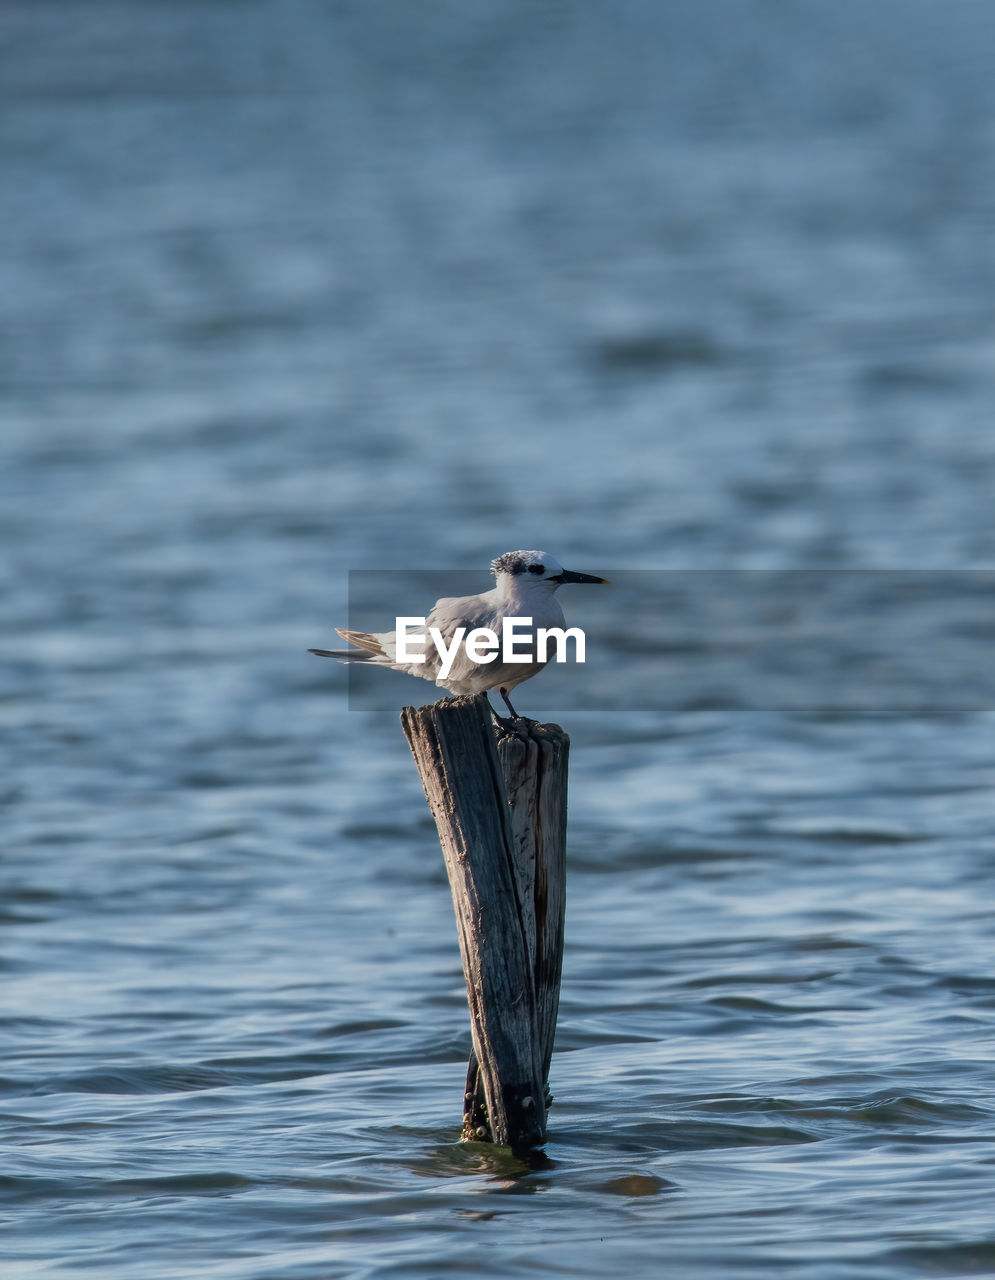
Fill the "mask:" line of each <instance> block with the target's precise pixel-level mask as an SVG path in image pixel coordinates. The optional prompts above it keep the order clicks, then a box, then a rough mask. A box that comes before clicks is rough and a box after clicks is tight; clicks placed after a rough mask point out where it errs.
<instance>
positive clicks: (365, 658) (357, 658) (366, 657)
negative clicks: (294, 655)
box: [308, 649, 373, 662]
mask: <svg viewBox="0 0 995 1280" xmlns="http://www.w3.org/2000/svg"><path fill="white" fill-rule="evenodd" d="M308 653H315V654H317V655H318V657H319V658H338V660H339V661H340V662H370V661H372V659H373V654H372V653H360V651H359V650H358V649H308Z"/></svg>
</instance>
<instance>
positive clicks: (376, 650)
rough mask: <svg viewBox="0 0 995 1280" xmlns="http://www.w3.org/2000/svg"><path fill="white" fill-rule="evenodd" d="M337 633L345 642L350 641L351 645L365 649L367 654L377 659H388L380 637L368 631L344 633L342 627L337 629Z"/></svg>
mask: <svg viewBox="0 0 995 1280" xmlns="http://www.w3.org/2000/svg"><path fill="white" fill-rule="evenodd" d="M335 633H336V635H340V636H341V637H342V639H343V640H348V641H349V643H350V644H354V645H358V646H359V648H360V649H365V650H366V651H367V653H371V654H373V656H374V657H376V658H386V657H387V654H386V653H384V649H383V645H382V644H381V643H380V638H379V636H374V635H370V633H369V632H367V631H343V630H342V628H341V627H336V628H335Z"/></svg>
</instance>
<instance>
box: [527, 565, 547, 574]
mask: <svg viewBox="0 0 995 1280" xmlns="http://www.w3.org/2000/svg"><path fill="white" fill-rule="evenodd" d="M545 567H546V566H545V565H541V564H530V565H529V573H542V572H543V570H544V569H545Z"/></svg>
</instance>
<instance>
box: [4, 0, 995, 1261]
mask: <svg viewBox="0 0 995 1280" xmlns="http://www.w3.org/2000/svg"><path fill="white" fill-rule="evenodd" d="M71 9H72V15H71V20H67V12H68V11H67V7H66V6H64V5H59V4H56V3H53V2H52V0H7V3H6V4H5V5H4V8H3V13H2V16H0V58H2V67H3V74H2V77H0V105H2V110H0V148H2V172H3V179H2V182H0V226H2V228H3V236H2V239H0V308H2V311H0V422H2V431H0V536H2V546H3V551H4V555H3V557H2V559H0V590H2V600H3V619H4V627H3V632H2V635H0V722H2V726H3V757H2V759H3V767H2V773H0V794H2V797H3V801H4V809H5V822H4V842H3V851H2V854H0V873H2V884H3V890H2V900H0V912H2V916H0V918H2V935H0V938H2V941H0V968H2V979H3V983H2V988H0V989H2V1002H0V1036H2V1041H3V1049H2V1057H0V1131H2V1135H3V1151H4V1161H3V1168H2V1169H0V1206H2V1208H0V1212H2V1232H0V1259H2V1266H0V1271H2V1274H3V1277H4V1280H25V1278H27V1277H32V1278H33V1277H36V1276H51V1277H53V1278H54V1277H60V1278H61V1277H71V1276H72V1277H75V1276H84V1275H90V1276H99V1277H115V1280H116V1278H117V1277H121V1278H122V1280H125V1278H127V1280H167V1278H168V1280H176V1278H184V1280H185V1278H186V1277H191V1278H192V1277H197V1278H198V1280H200V1278H202V1277H218V1278H219V1280H221V1278H224V1280H277V1278H279V1280H329V1278H340V1277H341V1278H345V1277H349V1278H353V1277H355V1278H359V1277H362V1278H364V1280H366V1278H368V1277H369V1278H372V1277H376V1280H382V1278H386V1277H409V1276H411V1277H413V1276H426V1277H437V1276H440V1275H443V1274H466V1275H472V1276H479V1275H487V1276H493V1277H501V1278H504V1277H508V1278H509V1280H510V1278H514V1280H521V1278H523V1277H530V1278H531V1277H539V1276H548V1275H564V1276H591V1277H601V1276H605V1275H611V1274H615V1273H616V1272H620V1271H623V1270H624V1271H626V1272H627V1273H629V1274H631V1275H632V1276H634V1277H644V1276H645V1277H647V1278H648V1277H656V1276H658V1275H661V1274H662V1275H674V1276H681V1277H683V1276H692V1275H693V1276H695V1277H703V1278H705V1280H719V1278H720V1277H726V1276H730V1275H735V1276H737V1277H754V1276H755V1277H758V1280H759V1278H760V1277H769V1276H771V1275H772V1274H777V1273H779V1274H784V1275H790V1276H791V1277H796V1276H798V1277H805V1278H811V1280H837V1278H839V1280H849V1278H852V1280H907V1278H908V1277H913V1276H923V1277H947V1276H961V1275H972V1276H980V1275H995V1215H993V1212H992V1207H991V1206H992V1203H993V1200H995V1101H993V1099H995V1060H993V1054H992V1042H993V1022H995V963H993V955H995V947H993V943H995V916H993V913H992V910H991V901H990V899H991V893H990V883H991V876H992V859H993V853H992V850H993V839H995V803H993V799H992V786H993V783H995V756H993V735H992V729H993V727H995V715H993V713H992V711H991V709H990V708H988V707H986V706H984V705H979V706H978V708H977V709H976V710H975V709H971V708H970V706H968V707H967V708H966V709H965V708H961V709H960V710H959V711H958V712H957V714H951V713H950V711H949V707H947V706H945V705H944V706H942V707H940V706H938V707H931V706H930V705H928V703H927V704H926V705H924V706H923V707H922V708H921V709H920V710H919V711H918V712H917V714H915V715H908V714H904V715H873V716H866V715H857V714H854V713H852V711H850V710H847V708H845V707H842V708H839V709H837V710H834V709H833V707H832V706H821V707H820V708H818V709H817V710H816V709H812V710H811V711H809V712H799V713H789V712H786V711H784V710H778V709H777V707H776V706H775V707H772V708H771V709H769V710H764V709H763V707H760V708H758V709H754V710H751V711H735V710H731V709H722V708H721V707H709V706H708V705H705V704H704V703H702V704H701V705H694V703H693V700H691V705H687V704H686V703H685V702H684V701H683V700H682V699H681V698H679V697H678V698H675V699H674V701H673V705H674V707H675V709H674V710H670V711H666V710H652V709H651V707H652V706H657V707H659V706H660V705H661V702H660V700H656V701H653V702H650V700H649V699H648V700H647V707H646V708H645V709H642V710H641V709H639V707H638V705H636V703H635V702H634V700H633V694H632V686H631V684H630V683H628V682H627V681H626V674H625V673H626V671H627V669H628V666H627V664H628V659H627V648H626V645H627V640H626V633H625V631H624V630H623V629H621V628H619V627H618V626H615V625H611V624H610V623H609V622H608V621H606V619H607V618H608V617H609V613H608V611H609V610H610V609H611V604H610V596H609V595H608V594H603V595H600V596H598V597H597V598H595V597H593V596H591V595H586V596H585V595H583V589H582V588H576V589H575V591H574V594H572V595H570V596H569V597H567V595H566V591H565V592H564V603H565V605H566V608H567V613H568V618H569V619H570V620H571V621H575V622H581V623H585V624H589V625H590V627H591V634H592V636H597V637H600V638H603V639H599V643H600V644H601V647H602V648H601V652H600V653H598V654H595V655H592V657H593V658H596V659H597V663H596V666H595V664H593V663H592V665H591V668H590V670H588V671H585V670H577V669H574V670H572V671H570V672H567V673H559V672H558V673H552V672H551V673H548V678H549V680H551V681H552V680H553V679H554V674H555V678H556V679H560V678H561V677H562V678H567V679H568V680H569V681H570V682H571V683H572V684H574V685H576V682H583V681H584V680H585V679H588V680H592V681H594V680H595V675H596V687H592V689H591V694H590V700H589V703H588V704H585V702H584V699H583V698H582V697H581V698H578V696H577V692H576V687H575V688H574V690H573V692H572V693H571V697H570V701H569V704H567V703H566V701H565V703H564V705H565V707H566V709H565V710H564V711H563V713H562V716H561V719H562V721H563V723H564V725H565V727H566V728H567V729H568V731H569V732H570V734H571V738H572V742H573V750H572V772H571V805H570V842H569V843H570V855H569V856H570V866H569V881H568V893H569V902H568V912H567V950H566V956H565V964H564V978H563V993H562V1003H561V1015H560V1024H559V1032H558V1040H557V1052H556V1055H555V1056H554V1060H553V1067H552V1073H551V1083H552V1088H553V1092H554V1094H555V1098H556V1101H555V1104H554V1107H553V1109H552V1112H551V1115H550V1140H549V1143H548V1144H547V1146H546V1148H545V1152H544V1155H543V1156H542V1157H539V1158H537V1159H536V1160H535V1161H534V1162H533V1164H532V1166H530V1167H526V1166H524V1165H522V1164H520V1163H518V1162H516V1161H514V1160H513V1159H512V1158H511V1157H510V1156H509V1155H508V1154H507V1153H504V1152H501V1151H499V1150H495V1149H494V1148H488V1147H484V1146H479V1145H462V1144H460V1143H459V1142H458V1140H457V1139H458V1130H459V1124H460V1114H461V1105H462V1088H463V1075H464V1070H465V1063H466V1055H467V1051H468V1047H469V1032H468V1018H467V1013H466V1006H465V995H464V991H463V985H462V976H461V972H460V965H459V955H458V950H457V944H456V933H455V925H454V922H453V919H452V909H451V905H450V902H449V897H448V888H447V885H446V881H445V875H444V870H443V866H442V858H441V854H440V852H439V849H438V844H437V840H436V837H435V833H434V830H433V828H432V825H431V822H430V819H429V816H428V813H427V809H426V807H425V803H424V798H423V796H422V793H421V788H420V784H419V781H418V777H417V774H416V772H415V770H414V767H413V764H412V762H411V760H410V758H409V756H408V753H407V748H406V746H405V744H404V741H403V738H402V736H401V733H400V729H399V726H398V724H397V721H396V717H395V715H394V714H393V712H392V711H390V710H377V709H372V710H365V711H360V710H349V709H348V706H347V700H346V677H345V672H344V670H343V669H340V668H337V667H335V666H333V664H331V663H327V662H325V663H322V662H319V661H318V660H317V659H312V658H310V656H309V655H307V654H306V653H305V652H304V651H305V649H306V648H307V647H308V646H310V645H321V644H328V643H329V642H330V641H331V640H332V639H333V634H332V628H333V627H334V626H335V625H339V624H341V623H342V622H343V621H344V619H345V610H346V603H347V600H346V596H347V591H346V587H347V574H348V571H349V570H355V569H412V570H414V569H432V570H449V569H452V570H460V571H464V570H480V574H481V576H480V583H479V585H480V587H481V588H483V587H484V586H486V564H487V562H488V561H489V560H490V559H491V558H492V557H493V556H495V555H497V554H499V553H500V552H502V551H506V550H509V549H512V548H515V547H544V548H546V549H548V550H549V551H550V552H552V553H553V554H554V555H556V556H557V557H558V558H560V559H561V560H562V561H563V562H564V563H565V564H567V565H568V566H569V567H572V568H576V569H582V570H588V571H591V572H595V573H597V572H600V573H603V574H606V575H607V576H611V572H610V571H615V570H622V571H626V570H659V569H682V570H688V571H691V570H697V569H705V568H708V569H778V570H780V569H791V568H833V569H858V570H869V569H875V570H893V569H900V568H902V569H913V568H914V569H936V570H945V569H963V568H968V567H970V568H976V569H977V568H991V567H993V565H995V521H993V517H992V493H993V489H995V436H993V434H992V430H991V405H992V396H993V392H995V359H993V355H995V302H993V299H995V166H993V165H992V163H991V160H992V143H993V140H995V134H993V125H992V121H993V120H995V16H993V15H992V13H991V10H990V8H989V6H988V5H986V4H984V3H981V2H972V0H947V2H946V3H945V4H943V5H942V6H941V5H937V4H935V3H932V2H931V0H876V3H875V4H873V5H866V6H856V5H844V6H836V7H830V6H825V5H816V4H814V3H810V2H809V0H799V2H798V3H795V4H792V5H775V4H768V3H761V0H710V2H709V3H708V4H706V5H700V4H694V3H691V2H690V0H687V2H685V0H674V2H672V3H668V4H666V5H664V4H659V3H656V2H655V0H645V2H639V0H621V3H619V4H616V5H613V6H611V7H610V8H609V7H605V6H595V5H567V4H558V3H557V4H553V3H548V4H541V5H535V4H532V5H530V4H525V3H518V2H517V0H512V2H510V3H509V2H505V3H490V2H488V0H474V2H473V3H471V4H467V3H455V0H433V3H432V4H430V5H423V6H414V5H408V4H404V3H401V2H400V0H397V2H388V0H375V2H374V3H369V4H361V3H345V2H343V3H337V4H334V5H332V4H326V3H320V2H319V0H293V2H291V3H287V2H281V3H277V0H268V2H267V0H259V2H258V3H246V4H242V5H235V4H231V3H226V2H224V0H157V2H154V3H149V4H142V5H127V4H124V3H118V2H117V0H81V2H80V3H78V4H74V5H73V6H71ZM596 590H597V591H602V592H604V593H608V592H609V591H610V589H609V588H597V589H596ZM621 598H622V595H621V594H620V595H619V596H617V597H616V599H621ZM426 603H430V602H428V601H426ZM910 616H911V617H912V621H913V622H914V607H912V615H910ZM643 621H644V622H645V619H644V620H643ZM691 621H693V620H691ZM691 621H689V619H688V618H687V617H682V616H680V611H679V610H678V611H677V614H676V616H674V617H663V618H661V620H660V623H661V628H662V631H663V635H664V640H665V641H666V639H667V637H668V636H669V637H670V642H671V645H672V646H673V645H674V644H675V643H676V644H679V646H683V647H684V652H692V653H693V652H694V651H695V647H696V646H697V645H702V646H704V645H705V642H706V640H707V637H703V636H701V635H697V636H696V634H695V629H694V627H693V625H691ZM850 621H851V622H852V619H851V620H850ZM675 636H676V637H678V640H677V641H675V640H674V637H675ZM640 662H641V663H644V664H645V662H646V655H645V653H641V654H640ZM666 669H667V668H666V666H664V667H662V668H661V672H662V671H664V670H666ZM546 674H547V673H544V674H543V675H542V676H540V677H539V680H538V681H536V682H535V685H534V686H529V685H526V686H523V688H522V689H521V690H520V691H519V699H518V701H519V702H520V704H521V707H520V709H521V710H523V711H525V712H526V713H528V712H529V711H530V710H532V707H533V706H540V705H542V700H541V697H540V684H539V681H542V680H544V679H546ZM661 678H663V677H662V675H661ZM383 679H384V680H386V681H389V680H395V681H396V682H397V684H396V688H397V703H398V705H399V704H400V703H401V702H403V701H405V700H411V701H415V702H424V701H428V700H430V699H431V697H432V696H433V693H434V691H433V690H432V689H431V687H430V686H428V685H424V686H422V685H416V684H415V683H414V682H413V681H405V680H404V679H402V678H401V677H399V676H398V677H395V676H390V675H388V674H386V673H385V674H384V675H383ZM532 688H534V690H535V693H534V695H533V694H532V693H531V692H530V690H531V689H532ZM623 691H624V698H623V697H622V693H623ZM616 695H617V701H618V704H619V707H622V709H618V708H616V709H613V697H614V696H616ZM547 703H548V699H547Z"/></svg>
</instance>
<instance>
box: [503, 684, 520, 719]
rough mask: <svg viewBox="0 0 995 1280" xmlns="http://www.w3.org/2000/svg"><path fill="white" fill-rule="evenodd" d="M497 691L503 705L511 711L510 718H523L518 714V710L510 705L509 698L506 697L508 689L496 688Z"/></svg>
mask: <svg viewBox="0 0 995 1280" xmlns="http://www.w3.org/2000/svg"><path fill="white" fill-rule="evenodd" d="M498 693H499V694H500V695H501V697H502V698H504V705H505V706H506V707H507V708H508V710H509V711H510V712H511V718H512V720H521V719H523V718H524V717H522V716H520V715H519V714H518V712H517V711H516V710H515V708H514V707H513V706H512V705H511V699H510V698H509V697H508V690H507V689H498Z"/></svg>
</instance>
